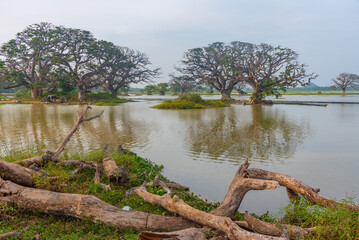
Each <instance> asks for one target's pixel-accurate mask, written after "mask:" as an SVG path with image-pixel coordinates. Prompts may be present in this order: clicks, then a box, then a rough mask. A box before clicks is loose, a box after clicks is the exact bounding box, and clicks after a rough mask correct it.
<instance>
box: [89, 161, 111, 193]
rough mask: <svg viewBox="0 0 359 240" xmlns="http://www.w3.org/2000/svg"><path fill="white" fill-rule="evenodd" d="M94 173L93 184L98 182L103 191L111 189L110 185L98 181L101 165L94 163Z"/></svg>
mask: <svg viewBox="0 0 359 240" xmlns="http://www.w3.org/2000/svg"><path fill="white" fill-rule="evenodd" d="M95 166H96V173H95V177H94V179H93V181H94V183H95V184H100V186H101V188H102V189H103V190H105V191H111V187H110V185H106V184H103V183H101V181H100V176H101V166H100V164H99V163H96V165H95Z"/></svg>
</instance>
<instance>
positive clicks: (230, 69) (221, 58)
mask: <svg viewBox="0 0 359 240" xmlns="http://www.w3.org/2000/svg"><path fill="white" fill-rule="evenodd" d="M246 47H247V43H241V42H237V43H236V44H232V43H231V44H229V45H226V44H224V43H222V42H215V43H212V44H209V45H208V46H207V47H202V48H194V49H190V50H188V52H186V53H185V54H184V59H183V60H182V61H181V64H182V65H181V66H180V67H175V69H176V70H177V71H179V72H180V73H181V74H182V75H187V76H189V77H191V78H192V79H194V80H195V81H197V82H198V83H204V84H207V85H208V86H210V87H213V88H214V89H216V90H217V91H219V92H220V93H221V95H222V98H221V99H222V100H228V99H231V92H232V91H233V89H234V87H235V86H236V85H237V84H238V83H239V82H240V81H242V80H243V79H242V77H243V76H242V74H243V71H242V69H241V62H242V61H241V58H242V57H243V56H244V53H245V49H246ZM234 48H236V49H234Z"/></svg>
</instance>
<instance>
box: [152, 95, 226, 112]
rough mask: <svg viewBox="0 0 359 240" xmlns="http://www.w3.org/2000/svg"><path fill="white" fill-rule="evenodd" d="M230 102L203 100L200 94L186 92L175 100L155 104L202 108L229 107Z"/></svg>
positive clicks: (166, 107)
mask: <svg viewBox="0 0 359 240" xmlns="http://www.w3.org/2000/svg"><path fill="white" fill-rule="evenodd" d="M228 106H229V104H228V103H225V102H223V101H220V100H203V99H202V98H201V96H200V95H199V94H185V95H181V96H179V97H178V99H176V100H174V101H165V102H163V103H161V104H158V105H156V106H154V107H153V108H157V109H202V108H216V107H228Z"/></svg>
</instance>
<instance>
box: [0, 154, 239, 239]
mask: <svg viewBox="0 0 359 240" xmlns="http://www.w3.org/2000/svg"><path fill="white" fill-rule="evenodd" d="M36 155H38V154H37V153H34V152H32V151H31V152H24V151H21V152H16V153H11V154H9V155H7V156H3V160H4V161H8V162H13V161H16V160H19V159H24V158H27V157H31V156H36ZM104 157H105V155H104V153H103V152H102V151H95V152H91V153H88V154H64V156H63V157H62V160H67V159H79V160H84V161H102V159H103V158H104ZM0 158H1V156H0ZM112 158H113V159H114V160H115V161H116V163H117V165H118V166H124V167H125V168H126V174H127V176H128V177H129V180H128V182H127V183H126V184H125V185H124V186H118V185H113V184H111V189H112V190H111V191H109V192H106V191H104V190H103V189H102V188H101V187H100V186H99V185H98V184H94V183H93V178H94V174H95V170H94V169H87V168H86V169H84V170H83V171H82V172H80V173H78V174H76V175H75V176H74V177H72V178H71V172H72V171H73V170H75V169H76V166H67V167H62V166H57V165H56V164H53V163H49V164H47V165H46V166H44V167H41V171H44V172H45V173H47V174H49V175H52V176H59V179H57V180H56V181H55V182H54V181H52V182H50V181H49V180H48V179H46V178H45V179H44V178H41V179H34V181H35V185H36V187H38V188H42V189H47V190H52V191H53V190H56V191H58V192H63V193H78V194H88V195H94V196H96V197H98V198H99V199H101V200H102V201H105V202H107V203H109V204H111V205H113V206H116V207H118V208H123V207H124V206H129V207H130V208H131V210H136V211H143V212H149V213H154V214H160V215H165V216H174V214H173V213H171V212H168V211H167V210H165V209H164V208H162V207H158V206H154V205H151V204H149V203H146V202H144V201H143V199H142V198H140V197H138V196H130V197H127V196H126V194H125V192H126V190H128V189H130V188H132V187H138V186H140V185H141V184H142V183H143V182H144V181H151V180H153V179H154V178H155V176H156V175H158V174H160V173H161V171H162V169H163V166H161V165H157V164H155V163H153V162H151V161H150V160H147V159H144V158H141V157H138V156H135V155H133V154H130V153H128V154H118V153H114V154H112ZM146 171H147V172H148V173H149V174H146V175H143V176H140V174H141V173H144V172H146ZM139 176H140V177H139ZM106 178H107V177H106V176H105V175H104V174H102V176H101V182H103V183H107V182H108V179H106ZM160 179H162V180H165V181H169V180H168V179H166V178H165V177H162V176H161V175H160ZM147 190H148V191H149V192H152V193H155V194H159V195H162V194H164V193H165V191H164V190H163V189H162V188H160V187H148V188H147ZM174 194H176V195H178V196H179V198H181V199H183V200H184V201H186V202H187V203H188V204H190V205H192V206H194V207H196V208H197V209H200V210H203V211H206V212H209V211H211V210H213V209H214V208H215V207H217V206H218V204H216V203H210V202H208V201H207V200H203V199H201V198H200V197H198V196H196V195H194V194H193V193H191V192H189V191H185V190H174ZM0 196H1V193H0ZM238 217H239V216H238ZM0 223H1V224H0V234H3V233H7V232H11V231H19V232H21V235H20V239H35V238H38V239H138V237H137V234H138V233H139V232H136V231H131V230H124V231H123V230H122V231H121V230H118V229H115V228H113V227H110V226H105V225H101V224H95V223H93V222H92V221H90V220H86V219H83V220H79V219H75V218H71V217H66V216H54V215H48V214H43V213H40V212H34V211H28V210H25V209H19V208H16V207H12V206H6V205H4V204H1V203H0ZM10 239H11V238H10ZM12 239H17V238H12Z"/></svg>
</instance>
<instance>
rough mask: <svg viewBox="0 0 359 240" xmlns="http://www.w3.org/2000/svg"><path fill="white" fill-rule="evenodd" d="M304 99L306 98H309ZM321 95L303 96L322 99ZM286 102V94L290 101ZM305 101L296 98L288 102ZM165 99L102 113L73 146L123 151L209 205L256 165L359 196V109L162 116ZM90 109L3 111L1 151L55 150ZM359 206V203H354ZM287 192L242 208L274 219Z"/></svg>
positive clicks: (268, 194) (328, 191) (253, 197)
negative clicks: (243, 168)
mask: <svg viewBox="0 0 359 240" xmlns="http://www.w3.org/2000/svg"><path fill="white" fill-rule="evenodd" d="M302 97H304V98H305V99H303V98H302ZM320 97H321V96H312V97H310V96H300V99H303V100H313V98H314V100H319V101H320V100H323V98H322V99H318V98H320ZM286 98H287V97H286ZM293 98H298V96H289V97H288V98H287V99H286V100H298V99H293ZM324 98H325V99H324V101H343V100H345V101H359V97H358V96H345V97H342V96H325V97H324ZM157 103H159V101H140V102H133V103H126V104H121V105H119V106H113V107H96V106H94V107H93V110H92V111H89V113H90V115H91V114H97V113H98V112H99V111H100V110H102V109H104V110H105V112H104V114H103V116H101V118H98V119H95V120H93V121H90V122H85V123H84V124H82V125H81V126H80V128H79V129H78V132H77V133H76V134H75V135H74V136H73V138H72V139H71V141H70V143H69V144H68V146H67V149H68V150H69V151H70V152H85V151H88V150H95V149H102V148H103V147H104V145H105V144H107V143H108V144H109V147H110V150H114V149H115V148H116V147H117V146H118V145H119V144H122V145H123V146H124V147H126V148H130V149H131V150H132V151H134V152H136V153H138V154H139V155H140V156H142V157H146V158H148V159H150V160H152V161H153V162H155V163H157V164H163V165H164V166H165V170H164V175H166V176H168V177H169V178H170V179H172V180H174V181H177V182H178V183H180V184H182V185H185V186H189V187H190V188H191V191H193V192H195V193H199V194H201V195H202V197H203V198H206V199H209V200H211V201H222V200H223V198H224V196H225V194H226V191H227V189H228V186H229V184H230V182H231V180H232V178H233V175H234V174H235V172H236V170H237V168H238V167H239V165H240V164H241V163H243V161H244V160H245V159H246V158H248V159H249V162H250V164H251V167H257V168H263V169H266V170H270V171H275V172H279V173H284V174H288V175H291V176H293V177H296V178H298V179H299V180H301V181H303V182H304V183H306V184H308V185H311V186H313V187H319V188H320V189H321V192H320V193H321V194H322V195H324V196H326V197H330V198H336V199H338V200H340V199H343V198H345V197H346V196H355V195H356V194H357V193H358V192H359V187H358V182H359V174H358V171H359V139H358V137H359V105H349V104H345V105H343V104H341V105H340V104H329V105H328V106H327V107H315V106H299V105H273V106H242V105H232V106H231V107H228V108H220V109H203V110H182V111H181V110H157V109H152V108H150V107H151V106H154V105H155V104H157ZM81 109H83V106H77V105H76V106H75V105H74V106H67V105H45V104H34V105H31V104H29V105H16V104H8V105H0V154H5V153H6V152H7V151H8V149H21V148H24V147H26V146H27V145H35V146H44V148H43V149H49V150H54V149H56V147H57V146H58V144H59V143H60V142H61V141H62V139H63V138H64V137H65V136H66V134H67V133H68V132H69V130H70V129H71V128H72V126H73V124H74V123H75V122H76V120H77V111H78V110H81ZM356 202H358V201H356ZM287 203H288V201H287V196H286V192H285V189H284V188H280V189H277V190H268V191H251V192H249V193H247V195H246V197H245V199H244V201H243V202H242V204H241V207H240V210H242V211H245V210H247V211H249V212H255V213H257V214H261V213H265V212H266V211H267V210H269V211H270V212H273V213H276V212H278V209H279V208H280V207H281V206H284V205H285V204H287Z"/></svg>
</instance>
